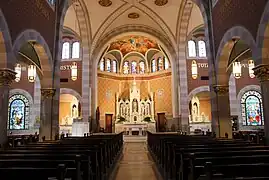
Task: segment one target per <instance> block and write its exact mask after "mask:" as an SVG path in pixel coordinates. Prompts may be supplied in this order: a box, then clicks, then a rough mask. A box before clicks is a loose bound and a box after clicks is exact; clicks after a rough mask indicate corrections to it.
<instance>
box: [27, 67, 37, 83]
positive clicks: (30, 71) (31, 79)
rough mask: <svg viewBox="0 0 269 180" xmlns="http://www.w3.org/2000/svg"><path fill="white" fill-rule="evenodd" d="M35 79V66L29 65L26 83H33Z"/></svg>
mask: <svg viewBox="0 0 269 180" xmlns="http://www.w3.org/2000/svg"><path fill="white" fill-rule="evenodd" d="M35 78H36V66H35V65H29V66H28V81H29V82H31V83H32V82H35Z"/></svg>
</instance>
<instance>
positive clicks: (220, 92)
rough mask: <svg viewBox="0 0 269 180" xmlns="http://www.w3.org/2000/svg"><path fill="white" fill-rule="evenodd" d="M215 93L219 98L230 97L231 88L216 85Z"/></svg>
mask: <svg viewBox="0 0 269 180" xmlns="http://www.w3.org/2000/svg"><path fill="white" fill-rule="evenodd" d="M213 88H214V91H215V93H216V94H217V95H219V96H225V95H229V94H228V93H229V86H227V85H214V86H213Z"/></svg>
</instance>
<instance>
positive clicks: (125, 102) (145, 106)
mask: <svg viewBox="0 0 269 180" xmlns="http://www.w3.org/2000/svg"><path fill="white" fill-rule="evenodd" d="M148 94H149V96H148V97H145V98H144V99H142V98H141V97H140V89H139V88H138V87H137V84H136V81H135V80H134V81H133V83H132V87H131V88H130V90H129V97H120V95H119V93H117V94H116V107H117V108H116V115H117V119H116V122H115V133H120V132H125V134H126V135H139V136H142V135H145V132H146V131H151V132H156V128H155V120H154V101H153V93H152V92H149V93H148Z"/></svg>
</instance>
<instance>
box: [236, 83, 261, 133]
mask: <svg viewBox="0 0 269 180" xmlns="http://www.w3.org/2000/svg"><path fill="white" fill-rule="evenodd" d="M248 91H257V92H259V93H260V94H262V93H261V88H260V86H258V85H248V86H245V87H243V88H242V89H241V90H240V91H239V93H238V95H237V115H238V123H239V124H238V125H239V130H249V128H247V127H246V126H243V122H242V109H241V98H242V96H243V95H244V94H245V93H246V92H248ZM255 128H256V127H252V129H255ZM258 128H260V127H258Z"/></svg>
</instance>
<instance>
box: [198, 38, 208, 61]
mask: <svg viewBox="0 0 269 180" xmlns="http://www.w3.org/2000/svg"><path fill="white" fill-rule="evenodd" d="M198 52H199V57H206V45H205V41H202V40H201V41H198Z"/></svg>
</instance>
